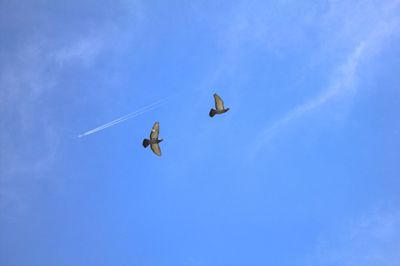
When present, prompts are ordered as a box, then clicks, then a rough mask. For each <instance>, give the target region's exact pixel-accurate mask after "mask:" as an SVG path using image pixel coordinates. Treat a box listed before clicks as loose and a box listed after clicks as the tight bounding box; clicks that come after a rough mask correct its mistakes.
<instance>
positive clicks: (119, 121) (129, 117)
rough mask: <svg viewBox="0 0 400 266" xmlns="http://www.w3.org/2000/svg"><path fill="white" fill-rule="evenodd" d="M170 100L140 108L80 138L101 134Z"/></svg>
mask: <svg viewBox="0 0 400 266" xmlns="http://www.w3.org/2000/svg"><path fill="white" fill-rule="evenodd" d="M168 98H169V97H167V98H164V99H162V100H159V101H157V102H154V103H152V104H149V105H147V106H144V107H142V108H140V109H138V110H136V111H134V112H132V113H130V114H127V115H124V116H121V117H120V118H117V119H115V120H113V121H111V122H108V123H106V124H104V125H101V126H98V127H96V128H94V129H91V130H89V131H86V132H85V133H82V134H80V135H79V136H78V137H79V138H81V137H84V136H88V135H90V134H93V133H96V132H99V131H101V130H103V129H106V128H108V127H111V126H114V125H116V124H119V123H121V122H124V121H126V120H128V119H131V118H134V117H137V116H139V115H142V114H144V113H147V112H148V111H151V110H154V109H156V108H157V107H159V106H160V105H161V104H163V103H165V102H166V101H167V100H168Z"/></svg>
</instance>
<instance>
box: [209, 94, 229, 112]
mask: <svg viewBox="0 0 400 266" xmlns="http://www.w3.org/2000/svg"><path fill="white" fill-rule="evenodd" d="M214 101H215V109H213V108H211V110H210V113H209V115H210V117H213V116H214V115H217V114H223V113H226V112H228V111H229V108H225V107H224V101H223V100H222V99H221V97H219V96H218V94H216V93H214Z"/></svg>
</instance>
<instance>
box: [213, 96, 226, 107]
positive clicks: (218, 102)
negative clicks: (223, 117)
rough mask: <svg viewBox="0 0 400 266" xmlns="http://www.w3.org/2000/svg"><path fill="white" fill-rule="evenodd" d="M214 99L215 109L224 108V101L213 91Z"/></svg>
mask: <svg viewBox="0 0 400 266" xmlns="http://www.w3.org/2000/svg"><path fill="white" fill-rule="evenodd" d="M214 101H215V109H217V110H218V111H222V110H224V101H223V100H222V99H221V97H219V96H218V94H216V93H214Z"/></svg>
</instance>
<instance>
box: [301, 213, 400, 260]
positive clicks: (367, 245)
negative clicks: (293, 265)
mask: <svg viewBox="0 0 400 266" xmlns="http://www.w3.org/2000/svg"><path fill="white" fill-rule="evenodd" d="M399 228H400V212H399V211H398V210H396V208H392V209H388V208H387V207H386V208H383V207H376V208H375V209H374V210H372V211H370V212H369V213H366V214H364V215H363V216H361V217H358V218H356V219H354V220H353V221H349V222H348V223H347V224H346V225H344V228H342V229H339V232H338V233H335V234H332V235H331V236H324V237H323V238H321V239H320V240H319V241H318V244H317V245H316V248H315V251H314V254H312V255H311V256H309V257H308V258H307V259H306V262H305V264H306V265H343V266H356V265H365V266H370V265H371V266H372V265H374V266H375V265H385V266H395V265H399V262H400V230H399Z"/></svg>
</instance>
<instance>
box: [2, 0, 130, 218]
mask: <svg viewBox="0 0 400 266" xmlns="http://www.w3.org/2000/svg"><path fill="white" fill-rule="evenodd" d="M131 2H132V3H133V2H134V1H130V3H131ZM130 7H131V8H130V9H129V11H127V12H129V15H132V19H131V20H130V21H129V24H130V23H132V26H130V25H125V24H124V23H128V22H123V23H122V25H121V24H116V22H114V21H112V20H110V19H109V18H108V17H107V19H103V20H102V21H101V22H100V23H98V24H96V25H93V24H91V23H86V24H85V23H83V24H81V28H79V30H77V29H76V27H74V26H70V25H69V24H65V25H63V28H62V31H61V32H58V28H57V31H46V30H45V29H47V28H46V27H49V28H51V29H53V28H52V27H51V25H50V26H48V25H47V24H46V26H43V25H40V26H38V27H36V28H37V30H35V31H25V28H26V27H18V28H20V29H21V30H20V32H16V33H15V36H9V38H8V40H9V41H12V40H14V41H15V44H16V45H11V46H10V45H9V46H7V45H1V44H0V118H1V119H0V126H1V128H2V129H1V131H0V150H1V156H0V219H1V218H4V217H12V216H13V214H17V213H18V211H19V210H22V209H23V207H22V206H23V205H24V204H23V203H24V202H26V200H23V199H25V198H26V195H24V194H27V193H25V192H26V191H29V188H30V187H32V185H33V186H35V183H37V182H35V181H37V180H38V178H40V177H42V176H51V175H49V174H48V171H49V170H50V169H52V168H53V166H54V163H55V162H56V161H57V157H58V151H59V148H60V145H61V144H62V143H63V142H64V141H65V138H66V136H65V132H63V129H61V128H60V127H59V126H58V123H57V121H54V119H53V117H52V113H51V110H50V107H49V106H47V104H46V103H47V102H46V101H48V100H50V99H49V95H53V96H54V94H55V92H57V91H59V89H60V87H62V85H63V84H61V82H60V81H61V80H63V79H65V77H63V75H64V69H65V68H67V67H69V66H73V67H74V69H78V70H79V71H82V70H87V69H90V68H91V67H92V66H94V65H95V63H96V62H97V60H98V59H99V57H101V56H102V55H104V54H105V53H108V52H110V53H112V52H118V51H119V49H125V47H126V43H121V42H128V43H129V41H130V40H131V39H132V38H133V37H132V36H134V34H133V33H134V32H135V30H136V28H137V23H135V22H136V21H135V15H136V14H135V13H136V12H138V10H137V8H136V6H132V5H131V6H130ZM45 11H46V9H45V7H43V10H41V11H40V12H44V13H43V19H42V20H41V21H51V20H52V17H51V15H49V14H50V13H46V12H45ZM5 12H6V11H4V10H3V13H2V14H3V15H4V16H3V17H2V19H3V20H2V21H4V23H9V24H11V25H13V24H18V23H22V21H19V20H17V21H15V17H14V16H10V17H7V15H6V13H5ZM36 12H39V11H38V10H36V9H32V11H31V12H30V13H29V12H28V13H27V14H25V15H26V17H27V18H26V19H27V20H29V19H31V20H32V21H35V22H36V17H37V15H38V13H36ZM134 12H135V13H134ZM99 14H100V15H99V16H100V17H99V19H101V18H102V17H101V16H102V14H101V12H100V13H99ZM47 15H48V16H49V17H47ZM125 15H126V14H125ZM83 22H85V21H84V20H83ZM24 23H25V22H24ZM38 23H39V22H38ZM40 23H41V22H40ZM32 28H35V27H32ZM36 28H35V29H36ZM116 40H118V41H116ZM69 71H71V70H69ZM53 179H54V178H53Z"/></svg>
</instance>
